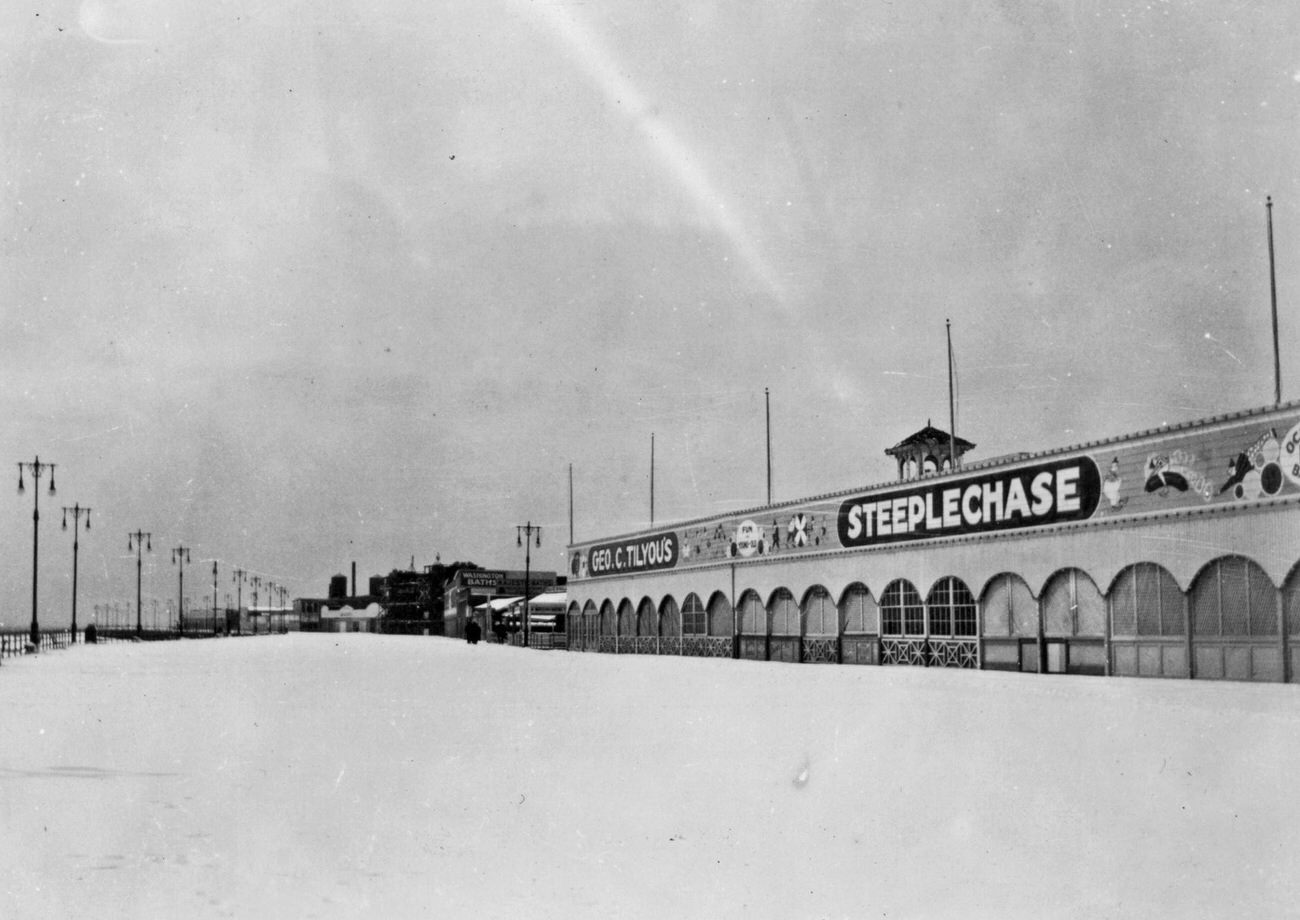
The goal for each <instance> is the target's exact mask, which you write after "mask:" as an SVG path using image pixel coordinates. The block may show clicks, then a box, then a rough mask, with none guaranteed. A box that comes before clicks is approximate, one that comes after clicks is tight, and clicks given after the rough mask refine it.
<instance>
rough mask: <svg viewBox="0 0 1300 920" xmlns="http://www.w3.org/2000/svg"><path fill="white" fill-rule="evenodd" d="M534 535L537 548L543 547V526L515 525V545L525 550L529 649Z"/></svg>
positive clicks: (526, 625) (525, 594) (525, 640)
mask: <svg viewBox="0 0 1300 920" xmlns="http://www.w3.org/2000/svg"><path fill="white" fill-rule="evenodd" d="M533 534H537V537H536V540H537V546H538V548H540V547H541V545H542V525H541V524H534V523H533V522H532V521H529V522H528V523H527V524H517V525H515V545H516V546H522V547H523V548H524V648H528V647H529V645H528V643H529V638H528V631H529V630H528V619H529V618H528V593H529V585H528V579H529V575H530V570H531V567H532V549H531V547H532V541H533Z"/></svg>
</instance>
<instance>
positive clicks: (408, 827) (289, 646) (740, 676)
mask: <svg viewBox="0 0 1300 920" xmlns="http://www.w3.org/2000/svg"><path fill="white" fill-rule="evenodd" d="M1298 764H1300V688H1297V687H1295V686H1286V685H1276V684H1269V685H1249V684H1224V683H1213V684H1209V683H1207V684H1200V683H1195V682H1190V681H1188V682H1182V681H1135V680H1126V679H1108V680H1103V679H1092V678H1047V677H1042V676H1031V675H1016V674H995V673H971V672H953V671H926V670H919V669H902V668H873V667H863V668H851V667H819V666H814V665H800V666H792V665H779V664H766V663H755V662H739V661H716V660H707V659H683V658H654V657H645V656H612V655H584V654H578V653H563V652H549V653H544V652H525V651H522V650H519V649H510V648H502V647H499V646H485V645H478V646H475V647H473V648H471V647H469V646H466V645H464V644H462V643H457V642H453V641H450V640H441V639H419V638H405V637H383V636H368V635H345V636H331V635H289V636H277V637H262V638H258V639H229V640H217V641H211V640H209V641H203V642H168V643H157V644H123V645H111V646H106V647H99V648H95V647H84V646H79V647H77V648H75V649H71V650H67V651H58V652H46V653H43V654H41V655H39V656H29V657H27V658H22V659H11V660H7V661H6V662H5V663H4V666H3V668H0V865H2V866H3V869H4V872H3V876H0V879H2V881H0V916H3V917H15V918H18V917H22V918H40V917H49V918H56V917H57V918H65V917H94V918H112V917H122V918H128V917H129V918H141V917H145V918H151V917H158V918H163V917H166V918H172V917H191V918H192V917H268V918H296V917H304V918H305V917H321V918H352V917H385V918H392V917H398V918H402V917H453V918H459V917H465V918H471V917H472V918H494V917H499V918H533V917H556V918H560V917H564V918H601V920H608V918H612V917H647V918H659V917H671V918H696V917H698V918H714V917H747V918H748V917H776V918H840V917H852V918H859V917H890V918H899V917H962V918H970V917H996V918H1005V917H1021V916H1033V917H1088V918H1093V917H1142V918H1149V917H1163V916H1169V917H1179V918H1188V917H1216V918H1218V917H1229V916H1239V917H1247V916H1250V917H1266V916H1270V917H1275V916H1284V915H1287V914H1289V913H1291V912H1292V911H1294V910H1295V908H1296V904H1297V903H1300V873H1298V872H1297V871H1296V867H1297V866H1300V796H1297V795H1296V794H1295V788H1296V782H1295V777H1296V775H1297V766H1298Z"/></svg>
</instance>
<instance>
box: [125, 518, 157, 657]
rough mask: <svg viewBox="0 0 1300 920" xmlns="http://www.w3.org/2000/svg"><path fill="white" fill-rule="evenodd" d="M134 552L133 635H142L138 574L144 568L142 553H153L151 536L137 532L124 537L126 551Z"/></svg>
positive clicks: (142, 623) (140, 531)
mask: <svg viewBox="0 0 1300 920" xmlns="http://www.w3.org/2000/svg"><path fill="white" fill-rule="evenodd" d="M131 550H135V634H136V635H137V636H139V635H141V634H143V633H144V622H143V620H142V619H141V614H140V573H141V570H142V569H143V567H144V552H145V550H148V551H149V552H151V553H152V552H153V534H151V533H145V532H144V531H143V530H137V531H136V532H135V533H128V534H127V535H126V551H127V552H128V553H129V552H131Z"/></svg>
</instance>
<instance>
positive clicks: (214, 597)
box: [212, 559, 218, 633]
mask: <svg viewBox="0 0 1300 920" xmlns="http://www.w3.org/2000/svg"><path fill="white" fill-rule="evenodd" d="M212 631H213V632H214V633H215V632H217V631H218V630H217V560H215V559H213V560H212Z"/></svg>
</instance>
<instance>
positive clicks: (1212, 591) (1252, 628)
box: [1191, 556, 1278, 636]
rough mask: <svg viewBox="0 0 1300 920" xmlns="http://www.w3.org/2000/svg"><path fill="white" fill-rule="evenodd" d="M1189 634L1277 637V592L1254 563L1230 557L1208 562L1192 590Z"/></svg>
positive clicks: (1238, 557)
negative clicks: (1190, 631) (1190, 632)
mask: <svg viewBox="0 0 1300 920" xmlns="http://www.w3.org/2000/svg"><path fill="white" fill-rule="evenodd" d="M1191 611H1192V631H1193V632H1194V633H1195V634H1196V635H1198V636H1276V635H1277V632H1278V604H1277V590H1276V589H1275V588H1274V587H1273V583H1272V582H1271V581H1269V579H1268V575H1266V574H1265V573H1264V570H1263V569H1261V568H1260V567H1259V566H1258V565H1256V564H1255V563H1254V562H1251V561H1250V560H1249V559H1246V558H1244V557H1242V556H1229V557H1227V558H1225V559H1217V560H1215V561H1214V562H1211V563H1210V564H1209V565H1208V566H1206V568H1205V569H1204V570H1202V572H1201V574H1200V575H1198V576H1197V578H1196V583H1195V584H1193V585H1192V591H1191Z"/></svg>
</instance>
